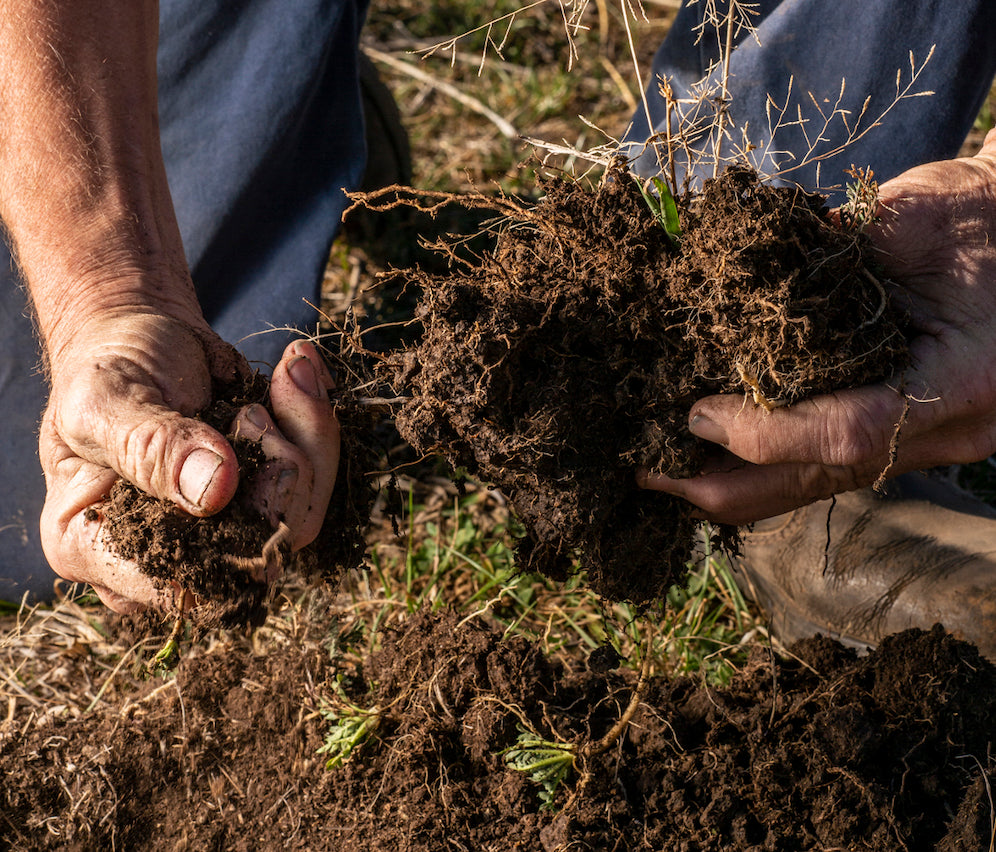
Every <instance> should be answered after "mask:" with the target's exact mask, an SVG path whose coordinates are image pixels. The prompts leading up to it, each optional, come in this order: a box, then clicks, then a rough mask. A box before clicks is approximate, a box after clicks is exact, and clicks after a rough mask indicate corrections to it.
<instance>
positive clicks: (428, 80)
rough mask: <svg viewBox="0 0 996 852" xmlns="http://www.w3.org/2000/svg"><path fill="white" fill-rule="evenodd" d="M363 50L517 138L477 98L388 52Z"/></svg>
mask: <svg viewBox="0 0 996 852" xmlns="http://www.w3.org/2000/svg"><path fill="white" fill-rule="evenodd" d="M363 50H364V52H365V53H366V54H367V55H368V56H369V57H370V58H371V59H374V60H376V61H377V62H383V63H384V64H385V65H387V66H389V67H391V68H393V69H394V70H395V71H400V72H401V73H402V74H407V75H408V76H409V77H412V78H413V79H415V80H418V81H419V82H420V83H425V84H426V85H427V86H431V87H432V88H433V89H436V90H437V91H440V92H442V93H443V94H445V95H448V96H449V97H451V98H453V100H455V101H457V102H458V103H461V104H463V105H464V106H465V107H467V109H470V110H473V111H474V112H476V113H478V114H479V115H483V116H484V117H485V118H486V119H487V120H488V121H490V122H491V123H492V124H493V125H494V126H495V127H497V128H498V130H499V132H500V133H501V135H502V136H504V137H505V138H506V139H518V138H519V131H518V130H516V129H515V128H514V127H513V126H512V124H511V123H510V122H508V121H506V120H505V119H504V118H502V117H501V116H500V115H498V113H496V112H495V111H494V110H492V109H489V108H488V107H486V106H485V105H484V104H483V103H481V102H480V101H479V100H478V99H477V98H472V97H471V96H470V95H468V94H466V93H464V92H461V91H460V90H459V89H458V88H457V87H456V86H452V85H450V84H449V83H447V82H446V81H445V80H439V79H437V78H436V77H433V76H432V75H431V74H428V73H426V72H425V71H423V70H422V69H421V68H417V67H416V66H414V65H412V64H411V63H410V62H403V61H402V60H400V59H395V58H394V57H393V56H391V54H389V53H382V52H381V51H379V50H377V49H375V48H373V47H364V48H363Z"/></svg>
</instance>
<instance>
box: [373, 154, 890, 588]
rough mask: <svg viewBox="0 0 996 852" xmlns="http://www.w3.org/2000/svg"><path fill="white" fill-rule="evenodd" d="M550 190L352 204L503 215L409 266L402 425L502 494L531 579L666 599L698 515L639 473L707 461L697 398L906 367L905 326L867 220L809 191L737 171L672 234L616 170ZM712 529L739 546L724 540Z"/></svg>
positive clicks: (710, 187)
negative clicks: (438, 257) (844, 216)
mask: <svg viewBox="0 0 996 852" xmlns="http://www.w3.org/2000/svg"><path fill="white" fill-rule="evenodd" d="M542 192H543V198H542V200H541V201H540V202H539V203H538V204H536V205H534V206H529V205H525V204H520V203H517V202H515V201H513V200H511V199H508V198H504V197H499V198H490V199H489V198H486V197H484V196H468V197H456V196H454V197H451V198H449V199H446V198H443V199H440V198H438V197H437V198H432V199H428V198H427V197H426V196H425V195H424V194H423V195H419V194H418V193H416V192H414V191H407V190H399V189H398V188H391V189H388V190H384V191H382V192H380V193H376V194H374V195H373V196H371V195H367V196H362V197H361V198H360V202H361V203H364V204H367V205H370V206H373V207H375V208H377V209H392V208H394V207H396V206H398V205H402V204H411V205H413V206H420V207H422V208H423V209H426V208H433V207H434V206H438V205H439V204H441V203H444V202H445V201H447V200H448V201H453V202H457V203H462V204H466V205H469V206H477V207H489V208H491V209H493V210H494V211H496V213H497V214H499V217H500V219H499V221H498V223H497V224H495V225H494V227H493V230H494V237H495V240H496V245H495V248H494V250H493V251H490V252H487V253H485V254H483V255H478V254H468V253H467V252H465V251H462V249H461V239H462V238H460V239H451V240H450V241H449V242H448V243H446V244H440V245H439V249H440V250H441V251H442V252H444V253H446V254H448V256H449V257H450V258H451V265H450V269H449V271H448V272H446V273H445V274H430V273H426V272H423V271H420V270H418V269H412V270H409V271H407V272H405V273H403V275H404V276H405V277H406V278H407V279H408V280H409V281H410V282H412V283H414V284H417V285H418V286H419V287H420V288H421V289H422V291H423V293H424V295H423V298H422V300H421V303H420V306H419V309H418V312H417V316H418V319H419V320H420V321H421V323H422V325H423V326H424V335H423V337H422V338H421V340H420V342H419V343H418V344H417V345H416V346H414V347H411V348H409V349H408V350H407V351H405V352H404V353H403V354H400V355H396V356H395V357H394V358H393V359H391V360H389V361H388V363H387V364H386V367H385V375H386V376H387V377H388V379H389V381H390V382H391V383H392V384H393V386H394V388H395V390H396V392H397V393H398V394H399V395H400V396H402V397H405V398H406V399H407V401H406V402H405V403H404V405H403V406H402V407H401V409H400V411H399V412H398V414H397V418H396V419H397V424H398V429H399V431H400V432H401V434H402V436H403V437H404V438H405V439H407V440H408V441H409V442H410V443H411V444H412V445H413V446H414V447H415V448H416V449H417V450H419V451H420V452H423V453H440V454H442V455H443V456H444V457H445V458H446V459H447V460H448V461H449V463H450V464H451V465H452V467H453V468H454V469H456V470H457V471H460V470H466V471H469V472H470V473H471V475H473V476H475V477H476V478H479V479H481V480H482V481H484V482H488V483H493V484H494V485H495V486H497V487H498V488H499V489H500V490H501V491H502V492H503V493H505V494H506V495H507V496H508V497H509V498H510V500H511V502H512V504H513V505H514V507H515V510H516V513H517V515H518V516H519V518H520V519H521V521H522V522H523V524H524V526H525V529H526V532H527V539H526V541H525V542H524V545H523V547H522V549H521V556H522V563H523V565H524V566H525V567H526V568H527V569H529V570H538V571H542V572H544V573H547V574H549V575H552V576H555V577H562V576H565V575H566V574H567V573H568V572H569V571H570V570H572V567H573V566H574V564H575V560H577V564H578V565H579V566H580V568H582V569H584V570H586V571H587V573H588V577H589V580H590V581H591V583H592V585H593V586H594V587H595V588H596V589H597V590H598V591H600V592H601V593H603V594H605V595H607V596H609V597H612V598H615V599H623V598H625V599H630V600H634V601H637V602H645V601H650V600H654V599H658V598H660V597H662V596H663V594H664V593H665V592H666V590H667V588H668V587H669V586H670V585H671V584H672V583H674V582H675V581H676V580H678V579H679V578H680V576H681V575H682V574H683V573H684V571H685V567H686V565H687V563H688V561H689V557H690V550H691V548H692V544H693V541H694V531H695V528H696V524H695V522H694V521H693V520H692V519H691V517H690V515H689V507H688V506H687V505H686V504H682V503H681V502H680V501H678V500H676V499H674V498H671V497H670V496H667V495H663V494H652V493H648V492H646V491H643V490H640V489H639V488H637V486H636V484H635V478H634V470H635V469H636V468H637V467H645V468H648V469H650V470H651V471H654V472H659V473H664V474H668V475H671V476H689V475H694V474H695V473H696V472H698V471H699V470H700V469H701V468H702V466H703V464H704V463H705V462H706V461H707V458H708V453H709V452H710V451H709V445H707V444H706V443H705V442H702V441H699V440H697V439H696V438H694V437H693V436H692V435H691V434H690V433H689V432H688V429H687V425H686V424H687V417H688V412H689V409H690V408H691V405H692V403H693V402H695V401H696V400H697V399H700V398H701V397H703V396H706V395H708V394H712V393H723V392H746V394H747V395H748V397H749V398H750V400H751V401H745V404H755V403H759V404H763V405H765V406H766V407H769V408H774V407H776V406H778V405H782V404H790V403H792V402H796V401H798V400H800V399H803V398H805V397H808V396H812V395H814V394H819V393H825V392H828V391H831V390H834V389H839V388H842V387H849V386H856V385H861V384H864V383H867V382H870V381H875V380H880V379H883V378H885V377H887V376H890V375H893V374H895V373H896V372H897V371H901V370H902V369H903V368H904V366H905V364H906V359H907V355H906V349H905V342H904V339H903V336H902V333H901V330H900V325H901V321H900V320H901V318H900V317H898V316H897V314H896V313H895V312H894V311H893V310H891V309H890V307H889V305H888V303H887V300H886V293H885V289H884V287H883V284H882V283H881V282H880V281H879V280H878V278H877V277H876V275H875V273H874V270H875V269H876V267H875V264H874V261H873V258H872V257H871V253H870V248H869V243H868V241H867V239H866V238H865V237H864V236H863V235H862V234H861V233H860V232H859V231H858V230H856V229H853V228H851V229H847V228H841V227H838V226H836V225H835V224H834V223H833V222H832V221H831V219H830V217H829V215H828V213H827V211H826V210H825V209H824V207H823V198H822V197H821V196H818V195H815V194H809V193H806V192H804V191H803V190H801V189H799V188H773V187H769V186H765V185H762V184H761V183H759V182H758V180H757V177H756V175H755V174H754V173H753V172H751V171H749V170H746V169H744V168H730V169H729V170H727V171H726V172H725V173H724V174H723V175H722V176H721V177H720V178H719V179H717V180H713V181H710V182H707V184H706V186H705V188H704V191H703V192H702V193H701V194H692V193H688V194H686V195H685V196H683V197H682V198H681V199H679V214H680V220H681V223H682V229H683V233H682V235H681V237H680V242H679V243H678V244H675V242H674V241H673V240H672V239H671V238H670V237H669V235H668V233H667V232H666V231H665V229H664V227H663V226H662V224H661V222H660V221H658V219H657V218H655V216H654V214H653V213H652V212H651V210H650V208H649V206H648V204H647V202H646V201H645V200H644V198H643V196H642V194H641V191H640V187H639V185H638V183H637V181H636V180H635V179H634V178H633V177H632V176H631V175H629V174H628V173H626V172H625V171H624V170H623V169H622V168H621V167H618V166H617V167H615V168H612V169H610V171H609V173H608V177H607V179H606V180H604V181H603V182H602V183H600V185H599V186H598V187H597V188H596V189H595V190H594V191H592V190H590V189H588V188H586V187H585V186H583V185H582V184H580V183H578V182H575V181H573V180H567V179H559V178H554V179H549V180H546V181H544V182H543V183H542ZM772 416H778V413H777V411H773V413H772ZM717 533H718V537H719V539H720V540H721V542H722V543H723V544H725V545H726V546H727V547H728V548H734V547H735V543H736V531H735V530H733V529H729V528H719V529H718V531H717Z"/></svg>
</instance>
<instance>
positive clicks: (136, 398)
mask: <svg viewBox="0 0 996 852" xmlns="http://www.w3.org/2000/svg"><path fill="white" fill-rule="evenodd" d="M63 364H65V365H68V367H69V368H68V369H63V368H62V365H63ZM247 369H248V368H247V365H246V364H245V362H244V361H243V360H242V358H241V356H239V355H238V354H237V353H236V352H235V350H234V349H233V348H232V347H230V346H229V345H228V344H225V343H223V342H222V341H221V340H220V339H218V338H217V337H216V336H215V335H214V334H213V333H212V332H210V330H209V329H206V328H203V329H197V330H194V329H192V328H190V327H189V326H187V325H186V324H184V323H181V322H179V321H177V320H175V319H172V318H169V317H164V316H154V315H147V314H137V315H131V316H123V317H122V316H115V317H105V318H102V319H100V320H98V321H96V322H94V323H92V324H90V325H87V326H85V327H84V328H82V329H81V330H80V331H79V333H78V334H77V336H76V338H75V339H74V341H73V344H72V346H71V347H70V348H69V350H68V351H65V352H64V353H62V355H61V357H60V359H59V361H56V362H54V363H53V365H52V394H51V399H50V402H49V405H48V408H47V410H46V412H45V415H44V418H43V420H42V427H41V436H40V452H41V459H42V466H43V469H44V471H45V477H46V482H47V486H48V490H47V499H46V503H45V508H44V511H43V513H42V518H41V531H42V544H43V547H44V549H45V554H46V557H47V558H48V560H49V562H50V564H51V565H52V567H53V568H54V569H55V570H56V572H57V573H58V574H60V575H61V576H63V577H65V578H66V579H68V580H72V581H79V582H87V583H90V584H91V585H92V586H93V587H94V589H95V590H96V591H97V593H98V594H99V595H100V597H101V599H102V600H103V601H104V602H105V603H106V604H108V605H109V606H111V607H112V608H114V609H116V610H119V611H131V610H134V609H138V608H141V607H142V606H145V605H149V604H153V605H159V606H169V605H171V604H172V603H173V601H172V593H171V591H170V590H168V589H160V588H156V587H155V586H154V585H153V583H152V581H151V580H150V579H149V578H148V577H147V576H146V575H144V574H143V573H142V572H141V571H140V570H139V569H138V567H137V566H136V565H134V564H131V563H128V562H125V561H122V560H121V559H118V558H117V557H115V556H113V555H112V554H111V553H109V552H108V550H107V548H106V547H105V546H104V544H103V542H102V538H101V534H100V528H101V520H100V511H99V510H100V506H101V503H102V502H103V501H104V500H105V499H106V497H107V495H108V493H109V491H110V488H111V486H112V485H113V484H114V481H115V480H116V479H117V477H118V475H119V474H120V475H122V476H124V477H125V478H126V479H128V480H129V481H130V482H133V483H134V484H136V485H137V486H139V487H140V488H141V489H142V490H143V491H146V492H148V493H150V494H152V495H155V496H156V497H159V498H161V499H164V500H170V501H172V502H174V503H176V504H177V505H178V506H179V507H180V508H182V509H183V510H185V511H187V512H189V513H190V514H192V515H196V516H207V515H211V514H213V513H215V512H217V511H218V510H220V509H221V508H223V507H224V506H225V505H226V504H227V503H228V501H229V500H231V498H232V495H233V494H234V492H235V488H236V486H237V485H238V463H237V461H236V459H235V454H234V452H233V450H232V447H231V445H230V444H229V442H228V441H227V440H226V439H225V437H224V436H223V435H221V434H219V433H218V432H216V431H214V430H213V429H211V428H210V427H209V426H207V425H206V424H204V423H202V422H201V421H199V420H194V419H191V415H193V414H194V413H195V412H197V411H198V410H200V409H202V408H204V407H205V406H206V405H207V404H208V403H209V402H210V401H211V396H210V391H211V376H212V375H216V376H219V377H224V378H228V379H231V378H234V377H235V375H236V374H238V373H244V372H245V371H246V370H247ZM295 379H299V380H300V385H301V386H299V385H298V383H297V382H296V381H295ZM331 386H332V381H331V377H330V376H329V374H328V372H327V370H326V369H325V367H324V365H323V364H322V362H321V360H320V358H319V357H318V354H317V353H316V351H315V349H314V347H313V346H312V345H311V344H309V343H306V342H303V341H299V342H295V343H293V344H291V345H290V346H289V347H288V348H287V350H286V351H285V353H284V357H283V359H282V360H281V361H280V363H279V364H278V365H277V367H276V369H275V370H274V374H273V380H272V385H271V398H272V404H273V409H274V411H275V419H271V417H270V416H269V414H268V413H267V411H266V409H265V408H263V407H262V406H260V405H253V406H247V407H246V408H244V409H243V410H242V411H241V412H240V413H239V415H238V417H237V420H236V424H235V430H237V431H238V433H239V435H240V436H241V437H243V438H246V439H248V440H259V441H261V442H262V443H261V445H262V448H263V451H264V453H265V455H266V456H267V458H268V459H269V460H270V461H269V462H268V464H267V466H266V471H265V473H266V475H265V477H261V478H260V481H259V482H258V483H256V484H255V486H254V488H253V490H252V494H253V502H254V503H255V504H256V505H257V507H259V508H260V509H261V510H263V511H265V513H266V514H267V516H268V517H269V520H270V522H271V523H272V524H273V525H274V526H276V525H277V524H278V523H279V522H280V521H281V520H282V521H285V522H286V523H287V524H288V526H289V527H290V528H291V530H292V531H293V539H292V548H293V549H298V548H300V547H303V546H304V545H306V544H308V543H310V542H311V541H312V540H313V539H314V538H315V536H316V535H317V533H318V530H319V529H320V527H321V523H322V519H323V517H324V513H325V507H326V506H327V504H328V501H329V497H330V496H331V493H332V487H333V484H334V481H335V472H336V466H337V463H338V450H339V431H338V424H337V423H336V420H335V416H334V413H333V410H332V406H331V405H330V404H329V400H328V389H329V388H330V387H331ZM188 460H190V464H189V466H188V464H187V463H188ZM92 509H96V510H97V511H96V512H93V511H90V510H92ZM88 517H89V518H91V519H90V520H88ZM261 579H263V578H261ZM265 579H267V580H271V581H272V580H273V579H274V578H272V577H268V578H265ZM188 604H189V601H188Z"/></svg>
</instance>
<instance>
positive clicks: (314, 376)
mask: <svg viewBox="0 0 996 852" xmlns="http://www.w3.org/2000/svg"><path fill="white" fill-rule="evenodd" d="M287 372H288V373H290V376H291V378H292V379H293V380H294V384H296V385H297V386H298V388H299V389H301V390H302V391H304V392H305V393H306V394H308V396H313V397H315V398H316V399H318V398H320V397H321V395H322V388H321V386H320V385H319V384H318V371H317V370H316V369H315V365H314V364H312V363H311V361H310V360H309V359H307V358H305V357H304V356H303V355H301V356H300V357H299V358H295V359H294V360H293V361H291V362H290V364H288V365H287Z"/></svg>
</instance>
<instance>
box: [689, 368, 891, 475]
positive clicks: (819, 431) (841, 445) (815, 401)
mask: <svg viewBox="0 0 996 852" xmlns="http://www.w3.org/2000/svg"><path fill="white" fill-rule="evenodd" d="M902 409H903V403H902V397H901V396H900V395H899V394H897V393H896V392H895V391H894V390H892V389H890V388H888V387H886V386H884V385H871V386H867V387H863V388H859V389H856V390H847V391H842V392H840V393H835V394H827V395H824V396H818V397H813V398H812V399H808V400H804V401H802V402H799V403H796V404H795V405H792V406H789V407H786V408H776V409H774V410H773V411H767V410H765V409H763V408H761V407H760V406H754V405H752V404H751V403H750V402H749V401H747V402H745V401H744V398H743V397H741V396H733V395H722V396H711V397H706V398H705V399H702V400H699V401H698V402H697V403H696V404H695V405H694V406H692V409H691V411H690V412H689V419H688V428H689V430H690V431H691V432H692V434H693V435H695V436H696V437H699V438H702V439H703V440H706V441H710V442H712V443H716V444H721V445H722V446H723V447H725V448H726V449H727V450H729V451H730V452H731V453H733V454H734V455H736V456H739V457H740V458H742V459H745V460H746V461H749V462H752V463H754V464H762V465H763V464H777V463H782V462H793V463H816V464H821V465H829V466H847V467H855V466H858V467H864V466H867V465H869V464H871V465H875V464H882V463H883V461H884V459H885V458H887V456H888V451H889V442H890V440H891V439H892V436H893V434H894V432H895V424H896V422H897V420H898V418H899V417H901V415H902Z"/></svg>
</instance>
